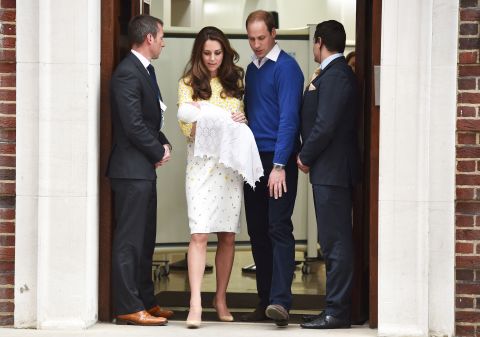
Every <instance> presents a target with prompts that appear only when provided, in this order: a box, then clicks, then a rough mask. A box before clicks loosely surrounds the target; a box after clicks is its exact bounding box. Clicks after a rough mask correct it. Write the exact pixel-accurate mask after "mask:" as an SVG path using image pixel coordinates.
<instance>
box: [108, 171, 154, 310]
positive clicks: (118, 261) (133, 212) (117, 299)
mask: <svg viewBox="0 0 480 337" xmlns="http://www.w3.org/2000/svg"><path fill="white" fill-rule="evenodd" d="M110 181H111V185H112V190H113V192H114V200H115V220H116V226H115V230H114V232H113V247H112V295H113V308H114V311H115V314H116V315H122V314H129V313H134V312H137V311H140V310H145V309H147V310H148V309H150V308H152V307H153V306H155V305H156V302H155V296H154V288H153V281H152V257H153V251H154V249H155V237H156V234H157V231H156V228H157V227H156V226H157V187H156V181H155V180H140V179H110Z"/></svg>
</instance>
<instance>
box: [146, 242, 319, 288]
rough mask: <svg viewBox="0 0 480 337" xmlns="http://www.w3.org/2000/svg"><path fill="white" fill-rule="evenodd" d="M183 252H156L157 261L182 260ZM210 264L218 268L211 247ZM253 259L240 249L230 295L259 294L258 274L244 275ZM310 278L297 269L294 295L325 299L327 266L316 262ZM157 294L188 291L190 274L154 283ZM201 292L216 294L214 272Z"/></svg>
mask: <svg viewBox="0 0 480 337" xmlns="http://www.w3.org/2000/svg"><path fill="white" fill-rule="evenodd" d="M295 255H296V256H295V258H296V260H297V261H302V260H303V259H304V254H303V251H297V252H296V254H295ZM184 256H185V253H184V252H157V253H156V254H155V259H156V260H169V261H170V263H174V262H177V261H179V260H182V259H183V258H184ZM207 263H208V264H210V265H213V266H214V264H215V251H214V247H211V248H210V247H209V251H208V252H207ZM252 263H253V258H252V254H251V251H250V250H248V249H244V248H240V249H237V251H236V254H235V260H234V264H233V268H232V274H231V277H230V283H229V286H228V292H231V293H253V294H255V293H256V285H255V274H250V273H244V272H242V267H244V266H246V265H249V264H252ZM310 266H311V270H310V273H309V274H303V273H302V264H301V265H298V266H297V268H296V271H295V276H294V279H293V283H292V293H293V294H302V295H324V294H325V265H324V263H323V262H314V263H311V264H310ZM155 291H156V292H161V291H189V285H188V277H187V271H183V270H182V271H179V270H170V274H169V275H168V277H161V278H160V280H159V281H156V282H155ZM202 291H205V292H212V291H215V268H214V269H213V272H207V273H205V276H204V279H203V284H202Z"/></svg>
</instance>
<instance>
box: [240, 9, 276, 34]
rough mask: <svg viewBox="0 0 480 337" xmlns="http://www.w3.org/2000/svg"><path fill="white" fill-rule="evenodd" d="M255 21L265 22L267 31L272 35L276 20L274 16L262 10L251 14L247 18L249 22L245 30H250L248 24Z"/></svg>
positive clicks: (246, 22)
mask: <svg viewBox="0 0 480 337" xmlns="http://www.w3.org/2000/svg"><path fill="white" fill-rule="evenodd" d="M254 21H263V22H265V25H266V26H267V29H268V31H269V32H270V33H271V32H272V30H273V29H274V28H275V18H274V17H273V14H272V13H270V12H267V11H264V10H261V9H259V10H257V11H254V12H251V13H250V14H249V15H248V17H247V20H246V21H245V28H247V29H248V24H250V23H252V22H254Z"/></svg>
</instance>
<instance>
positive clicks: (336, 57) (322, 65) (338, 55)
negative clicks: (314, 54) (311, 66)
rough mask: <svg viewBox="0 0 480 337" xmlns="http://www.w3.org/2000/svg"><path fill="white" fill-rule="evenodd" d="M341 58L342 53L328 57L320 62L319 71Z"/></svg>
mask: <svg viewBox="0 0 480 337" xmlns="http://www.w3.org/2000/svg"><path fill="white" fill-rule="evenodd" d="M342 56H343V53H336V54H333V55H330V56H329V57H327V58H326V59H325V60H323V61H322V63H321V64H320V69H322V70H323V69H325V68H326V67H327V66H328V65H329V64H330V62H332V61H333V60H335V59H338V58H339V57H342Z"/></svg>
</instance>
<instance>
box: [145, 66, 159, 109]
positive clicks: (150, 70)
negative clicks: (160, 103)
mask: <svg viewBox="0 0 480 337" xmlns="http://www.w3.org/2000/svg"><path fill="white" fill-rule="evenodd" d="M147 70H148V73H149V74H150V79H151V80H152V84H153V87H154V88H155V90H156V91H157V98H158V99H160V100H161V99H162V95H161V94H160V88H159V87H158V83H157V76H155V68H153V66H152V65H151V64H149V65H148V67H147Z"/></svg>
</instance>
